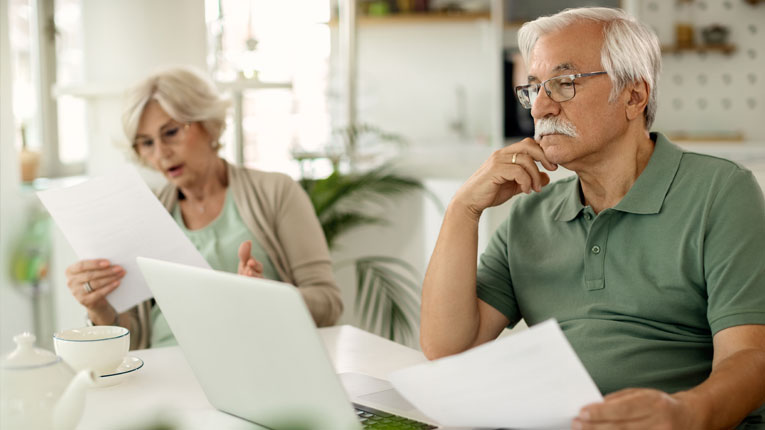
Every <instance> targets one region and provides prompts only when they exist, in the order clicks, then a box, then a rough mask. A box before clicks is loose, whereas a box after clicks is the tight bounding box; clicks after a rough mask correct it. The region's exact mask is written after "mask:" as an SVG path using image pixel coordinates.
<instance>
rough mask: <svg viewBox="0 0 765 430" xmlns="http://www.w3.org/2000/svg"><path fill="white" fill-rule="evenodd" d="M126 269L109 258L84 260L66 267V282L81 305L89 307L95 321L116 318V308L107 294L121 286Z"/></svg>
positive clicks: (89, 313) (108, 320) (108, 321)
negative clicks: (114, 264)
mask: <svg viewBox="0 0 765 430" xmlns="http://www.w3.org/2000/svg"><path fill="white" fill-rule="evenodd" d="M125 273H126V272H125V269H123V268H122V267H120V266H113V265H112V264H111V263H110V262H109V260H104V259H96V260H82V261H78V262H77V263H74V264H72V265H71V266H69V267H67V268H66V284H67V286H68V287H69V291H70V292H71V293H72V295H73V296H74V298H75V299H77V301H78V302H80V304H81V305H83V306H85V308H87V309H88V315H89V316H90V319H91V320H92V321H93V322H95V323H101V322H107V323H110V322H111V321H113V320H114V315H115V313H114V309H112V307H111V305H109V302H108V301H106V296H107V295H108V294H109V293H111V292H112V291H114V290H115V289H116V288H117V287H119V286H120V282H121V280H122V277H124V276H125Z"/></svg>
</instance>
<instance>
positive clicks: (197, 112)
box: [66, 68, 343, 349]
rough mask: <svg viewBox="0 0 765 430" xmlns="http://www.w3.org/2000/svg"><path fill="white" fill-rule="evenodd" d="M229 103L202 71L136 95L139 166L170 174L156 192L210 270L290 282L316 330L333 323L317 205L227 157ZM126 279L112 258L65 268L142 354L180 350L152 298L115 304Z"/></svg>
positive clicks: (277, 178) (95, 319)
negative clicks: (223, 147) (126, 306)
mask: <svg viewBox="0 0 765 430" xmlns="http://www.w3.org/2000/svg"><path fill="white" fill-rule="evenodd" d="M227 107H228V102H227V101H226V100H224V99H223V98H221V96H220V95H219V93H218V92H217V90H216V89H215V87H214V85H213V84H212V83H211V82H210V81H209V80H208V79H207V78H205V77H204V76H203V75H202V74H201V73H199V72H197V71H195V70H193V69H189V68H172V69H167V70H164V71H162V72H159V73H157V74H154V75H152V76H150V77H148V78H147V79H145V80H144V81H142V82H141V83H140V84H138V85H137V86H136V87H134V88H133V89H132V90H130V91H129V93H128V103H127V105H126V108H125V112H124V114H123V125H124V128H125V132H126V134H127V136H128V138H129V139H130V141H132V142H133V150H134V152H135V154H136V156H137V157H138V158H139V160H140V161H141V162H142V163H143V164H145V165H148V166H150V167H152V168H154V169H156V170H158V171H159V172H161V173H162V174H163V175H164V176H165V177H166V178H167V181H168V184H167V185H166V186H165V187H164V188H163V189H161V190H160V191H159V193H158V194H157V196H158V198H159V200H160V201H161V202H162V204H164V205H165V207H166V208H167V210H168V211H169V212H170V214H171V215H172V217H173V218H174V219H175V221H176V222H177V223H178V226H179V227H180V228H181V230H183V232H184V233H185V234H186V235H187V236H188V237H189V239H191V242H192V243H193V244H194V245H195V246H196V248H197V249H198V250H199V251H200V252H201V253H202V255H203V256H204V257H205V259H206V260H207V261H208V263H210V266H212V267H213V268H214V269H216V270H222V271H228V272H238V273H239V274H243V275H247V276H257V277H264V278H268V279H274V280H280V281H283V282H288V283H291V284H292V285H295V286H296V287H297V288H298V289H299V291H300V292H301V293H302V296H303V299H304V300H305V302H306V304H307V305H308V308H309V309H310V311H311V315H312V316H313V318H314V321H315V322H316V324H317V325H318V326H327V325H331V324H333V323H334V322H335V321H336V320H337V318H338V317H339V315H340V313H341V312H342V309H343V306H342V302H341V299H340V292H339V289H338V288H337V285H336V284H335V281H334V278H333V275H332V268H331V261H330V258H329V251H328V249H327V244H326V241H325V239H324V235H323V233H322V230H321V226H320V224H319V221H318V219H317V218H316V215H315V213H314V210H313V207H312V205H311V203H310V201H309V199H308V197H307V195H306V194H305V192H304V191H303V190H302V188H300V186H299V185H298V184H297V183H295V181H293V180H292V179H291V178H289V177H288V176H286V175H283V174H280V173H270V172H262V171H257V170H251V169H245V168H242V167H237V166H232V165H230V164H228V163H227V162H226V161H225V160H223V159H222V158H220V157H219V156H218V149H219V148H220V144H219V142H218V139H219V138H220V136H221V133H222V132H223V129H224V126H225V116H226V109H227ZM124 275H125V270H124V269H123V268H122V267H120V266H117V265H111V264H110V262H109V261H107V260H103V259H96V260H84V261H80V262H77V263H75V264H73V265H71V266H69V267H68V268H67V270H66V276H67V284H68V286H69V289H70V291H71V293H72V294H73V295H74V297H75V298H76V299H77V300H78V301H79V302H80V303H81V304H82V305H83V306H85V307H86V308H87V310H88V317H89V320H90V321H91V322H92V323H93V324H113V325H121V326H124V327H127V328H129V329H130V330H131V343H132V345H131V347H132V348H134V349H135V348H146V347H150V346H165V345H172V344H174V343H175V338H174V337H173V334H172V332H171V331H170V328H169V327H168V325H167V323H166V321H165V319H164V318H163V316H162V312H161V310H160V309H159V307H158V306H157V305H156V303H155V302H154V301H153V300H149V301H146V302H144V303H141V304H140V305H138V306H136V307H135V308H133V309H130V310H129V311H127V312H125V313H122V314H118V313H117V312H116V311H115V310H114V308H112V307H111V305H109V303H108V302H107V301H106V296H107V295H108V294H109V293H111V292H112V291H114V289H116V288H118V287H119V285H120V280H121V278H122V277H123V276H124ZM210 288H215V286H214V285H210ZM190 299H192V300H193V298H190ZM221 312H225V310H224V309H221Z"/></svg>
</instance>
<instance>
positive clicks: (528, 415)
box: [389, 319, 603, 429]
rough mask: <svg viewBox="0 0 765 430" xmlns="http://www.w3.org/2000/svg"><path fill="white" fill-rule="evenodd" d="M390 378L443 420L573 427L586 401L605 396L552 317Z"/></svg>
mask: <svg viewBox="0 0 765 430" xmlns="http://www.w3.org/2000/svg"><path fill="white" fill-rule="evenodd" d="M389 378H390V381H391V382H392V383H393V386H394V387H395V388H396V389H397V390H398V391H399V393H401V394H402V395H403V396H404V397H405V398H406V399H407V400H409V401H410V402H411V403H412V404H413V405H414V406H416V407H417V408H418V409H419V410H420V411H422V412H423V413H424V414H425V415H427V416H429V417H430V418H432V419H433V420H434V421H436V422H438V423H440V424H441V425H444V426H448V427H486V428H498V427H502V428H524V429H531V428H534V429H563V428H570V427H571V420H572V419H573V418H574V417H575V416H577V414H578V413H579V410H580V409H581V408H582V407H583V406H585V405H587V404H589V403H593V402H599V401H602V400H603V397H602V396H601V394H600V391H599V390H598V388H597V386H596V385H595V383H594V382H593V381H592V378H591V377H590V375H589V374H588V373H587V370H586V369H585V368H584V366H583V365H582V362H581V361H580V360H579V357H577V355H576V353H575V352H574V350H573V348H572V347H571V345H570V344H569V343H568V341H567V340H566V337H565V336H564V335H563V332H562V331H561V329H560V327H559V326H558V323H557V321H555V320H553V319H551V320H547V321H545V322H543V323H540V324H537V325H535V326H534V327H531V328H530V329H528V330H525V331H523V332H520V333H517V334H513V335H511V336H507V337H504V338H500V339H499V340H496V341H494V342H490V343H487V344H485V345H482V346H479V347H477V348H474V349H471V350H468V351H466V352H464V353H462V354H458V355H454V356H451V357H445V358H442V359H439V360H435V361H431V362H428V363H423V364H418V365H416V366H412V367H409V368H406V369H402V370H399V371H396V372H393V373H391V374H390V375H389Z"/></svg>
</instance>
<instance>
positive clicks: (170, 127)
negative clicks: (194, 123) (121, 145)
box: [133, 122, 191, 157]
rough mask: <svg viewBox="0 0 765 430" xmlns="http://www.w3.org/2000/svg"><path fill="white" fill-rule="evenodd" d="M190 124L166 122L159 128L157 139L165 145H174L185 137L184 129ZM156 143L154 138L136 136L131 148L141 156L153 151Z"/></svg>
mask: <svg viewBox="0 0 765 430" xmlns="http://www.w3.org/2000/svg"><path fill="white" fill-rule="evenodd" d="M190 125H191V124H189V123H185V124H179V123H177V122H171V123H170V124H166V125H165V126H163V127H162V128H161V129H160V130H159V140H161V141H162V143H164V144H165V145H175V144H176V143H178V142H180V141H181V140H183V139H184V138H185V137H186V130H188V129H189V126H190ZM156 147H157V145H156V144H155V142H154V139H152V138H147V137H137V138H136V139H135V140H134V141H133V150H135V152H136V153H137V154H138V155H139V156H141V157H147V156H149V155H151V154H152V153H154V150H155V148H156Z"/></svg>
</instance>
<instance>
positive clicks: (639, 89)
mask: <svg viewBox="0 0 765 430" xmlns="http://www.w3.org/2000/svg"><path fill="white" fill-rule="evenodd" d="M625 91H627V94H628V98H627V106H626V108H627V109H626V114H627V120H628V121H632V120H634V119H637V118H640V117H642V116H643V115H644V114H643V112H645V109H646V106H647V105H648V96H649V95H650V91H651V88H649V87H648V83H647V82H645V81H643V80H640V81H637V82H633V83H632V84H630V85H628V86H627V88H625Z"/></svg>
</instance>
